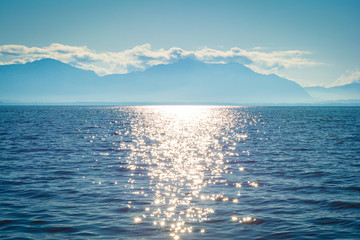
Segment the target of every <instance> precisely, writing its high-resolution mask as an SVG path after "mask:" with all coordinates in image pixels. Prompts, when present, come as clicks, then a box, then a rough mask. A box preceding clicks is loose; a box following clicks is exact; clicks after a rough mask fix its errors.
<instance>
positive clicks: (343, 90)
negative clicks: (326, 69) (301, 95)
mask: <svg viewBox="0 0 360 240" xmlns="http://www.w3.org/2000/svg"><path fill="white" fill-rule="evenodd" d="M305 89H306V91H307V92H308V93H309V94H310V95H311V96H312V97H313V98H314V99H316V100H349V99H360V83H350V84H347V85H343V86H337V87H330V88H325V87H306V88H305Z"/></svg>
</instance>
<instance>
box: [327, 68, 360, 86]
mask: <svg viewBox="0 0 360 240" xmlns="http://www.w3.org/2000/svg"><path fill="white" fill-rule="evenodd" d="M354 82H360V70H359V69H356V70H355V71H351V70H346V73H345V74H342V75H341V76H340V77H339V78H338V79H336V80H335V81H334V82H333V83H332V84H331V85H330V86H329V87H335V86H342V85H346V84H350V83H354Z"/></svg>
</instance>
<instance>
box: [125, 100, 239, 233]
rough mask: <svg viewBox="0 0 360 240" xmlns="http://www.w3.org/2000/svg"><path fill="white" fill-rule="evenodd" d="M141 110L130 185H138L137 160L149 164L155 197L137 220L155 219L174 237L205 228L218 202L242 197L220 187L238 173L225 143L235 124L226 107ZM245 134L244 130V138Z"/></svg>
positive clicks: (132, 158) (138, 162) (155, 107)
mask: <svg viewBox="0 0 360 240" xmlns="http://www.w3.org/2000/svg"><path fill="white" fill-rule="evenodd" d="M137 110H139V111H136V110H135V112H134V114H137V116H138V117H137V118H136V119H140V120H138V121H137V122H134V123H132V127H133V129H132V131H133V134H134V135H136V139H137V140H136V141H135V142H134V144H133V145H132V149H131V150H132V153H131V155H130V159H129V161H128V164H129V166H131V167H130V168H129V169H134V174H133V178H132V179H131V181H130V182H131V183H132V186H130V188H131V187H133V188H135V187H136V181H137V175H136V173H135V172H136V171H135V170H136V169H137V168H138V167H137V166H145V167H146V169H147V170H148V173H147V175H148V178H149V181H150V188H151V192H152V194H153V197H152V202H151V205H150V206H149V207H147V208H146V209H144V212H143V213H141V214H139V216H137V217H136V218H135V223H140V222H142V223H146V222H147V221H149V222H150V223H151V224H152V225H153V226H154V227H157V228H160V229H167V230H168V231H169V232H170V236H171V237H172V238H174V239H178V238H180V237H181V236H182V235H184V234H191V233H192V232H199V233H200V232H201V233H204V232H205V230H204V229H202V228H204V226H205V228H206V224H205V223H206V222H207V221H209V220H210V219H211V215H214V214H215V209H214V208H213V204H214V202H216V201H217V202H223V204H237V203H238V200H237V197H238V196H225V195H224V191H221V188H218V187H217V186H218V185H219V184H224V186H225V184H227V182H226V180H224V178H223V175H224V174H232V170H229V169H228V165H227V160H226V159H225V156H226V154H227V153H226V152H224V151H223V149H222V146H221V144H220V141H224V140H226V136H224V134H223V132H224V130H226V128H229V127H230V126H231V124H232V121H231V117H230V116H228V115H227V112H226V107H223V108H222V107H211V106H147V107H138V108H137ZM243 138H244V137H241V134H239V140H242V139H243ZM227 141H229V140H227ZM232 141H233V142H231V143H230V144H232V146H234V145H235V144H236V143H235V141H234V140H232ZM239 167H241V166H237V168H236V171H238V172H240V171H239V170H238V169H239ZM242 170H243V169H242ZM139 178H140V176H139ZM234 188H235V185H234ZM134 192H136V191H135V190H134ZM237 192H238V189H237ZM237 192H235V193H237ZM235 193H234V194H235ZM194 224H195V225H194ZM196 224H198V226H199V227H198V228H196V227H195V226H196ZM200 226H202V228H200Z"/></svg>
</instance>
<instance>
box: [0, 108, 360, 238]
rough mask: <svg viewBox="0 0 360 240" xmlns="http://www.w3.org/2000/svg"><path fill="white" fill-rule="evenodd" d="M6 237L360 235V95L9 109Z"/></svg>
mask: <svg viewBox="0 0 360 240" xmlns="http://www.w3.org/2000/svg"><path fill="white" fill-rule="evenodd" d="M0 171H1V175H0V238H1V239H60V238H62V239H89V238H90V239H92V238H97V239H179V238H180V239H200V238H203V239H221V238H226V239H231V238H233V239H257V238H261V239H360V108H358V107H341V108H338V107H253V108H251V107H250V108H241V107H198V106H187V107H186V106H168V107H161V106H155V107H1V108H0Z"/></svg>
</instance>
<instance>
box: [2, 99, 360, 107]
mask: <svg viewBox="0 0 360 240" xmlns="http://www.w3.org/2000/svg"><path fill="white" fill-rule="evenodd" d="M160 105H169V106H172V105H173V106H179V105H186V106H194V105H198V106H239V107H240V106H245V107H251V106H264V107H265V106H269V107H271V106H279V107H280V106H284V107H285V106H304V107H306V106H319V107H321V106H360V100H342V101H323V102H314V103H218V102H0V106H160Z"/></svg>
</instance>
